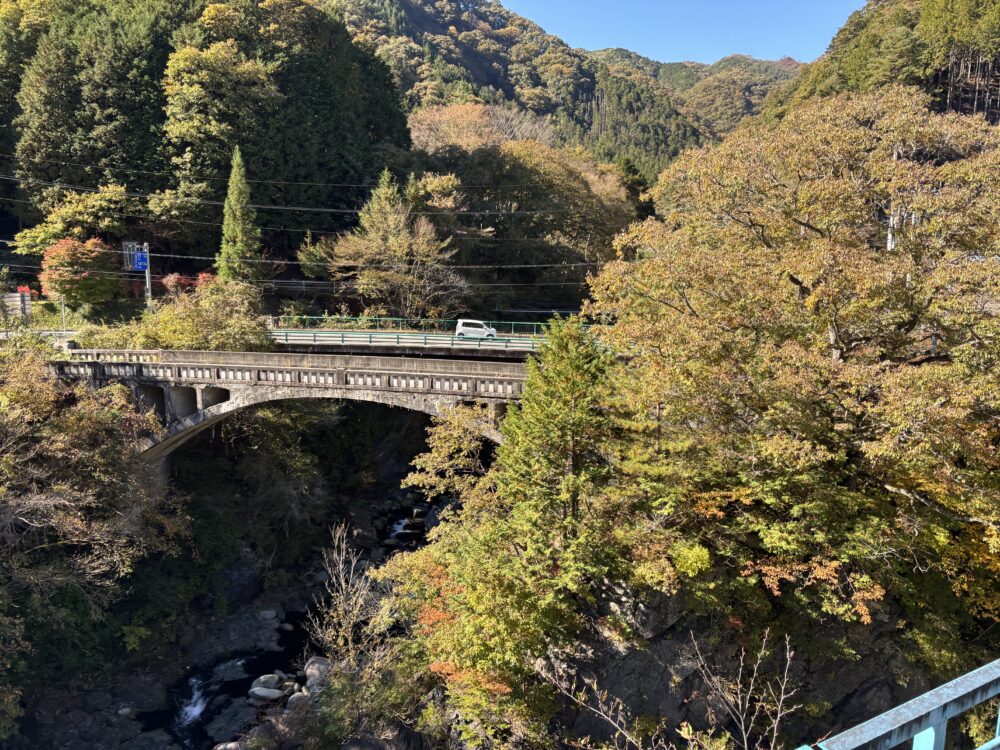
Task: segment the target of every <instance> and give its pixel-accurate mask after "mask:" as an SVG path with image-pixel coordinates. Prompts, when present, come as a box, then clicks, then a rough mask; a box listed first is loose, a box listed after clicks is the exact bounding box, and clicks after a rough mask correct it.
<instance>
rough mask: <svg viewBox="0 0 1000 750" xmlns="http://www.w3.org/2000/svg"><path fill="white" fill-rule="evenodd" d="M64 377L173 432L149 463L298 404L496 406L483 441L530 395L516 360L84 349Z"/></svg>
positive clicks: (66, 365) (59, 368)
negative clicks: (280, 405)
mask: <svg viewBox="0 0 1000 750" xmlns="http://www.w3.org/2000/svg"><path fill="white" fill-rule="evenodd" d="M52 367H53V371H54V373H55V375H56V376H58V377H60V378H62V379H64V380H68V381H86V382H93V383H95V384H105V383H111V382H121V383H124V384H126V385H128V386H129V387H131V388H132V389H133V391H134V392H135V393H136V394H137V396H138V397H139V398H140V399H141V400H142V401H143V402H144V403H146V404H147V405H148V406H149V407H150V408H153V409H155V410H156V412H157V414H158V415H159V417H160V419H161V421H162V422H163V424H164V427H165V428H166V429H165V432H164V434H163V435H162V436H160V437H159V438H157V439H155V440H152V441H151V442H150V445H149V446H148V450H147V452H146V454H145V455H146V457H147V458H148V459H149V460H160V459H162V458H163V457H165V456H167V455H169V454H170V453H171V452H173V451H174V450H176V449H177V448H178V447H180V446H181V445H182V444H183V443H185V442H187V441H188V440H189V439H191V438H192V437H194V436H195V435H196V434H198V433H200V432H201V431H203V430H205V429H207V428H209V427H211V426H212V425H214V424H216V423H217V422H219V421H221V420H222V419H224V418H225V417H226V416H227V415H228V414H231V413H233V412H234V411H237V410H239V409H243V408H246V407H248V406H253V405H256V404H262V403H268V402H273V401H285V400H297V399H311V398H324V399H338V400H354V401H367V402H371V403H379V404H385V405H389V406H396V407H401V408H405V409H411V410H414V411H420V412H424V413H426V414H431V415H437V414H440V413H441V412H442V411H443V410H444V409H446V408H448V407H450V406H455V405H458V404H463V403H470V404H471V403H481V404H486V405H488V406H489V407H490V413H491V414H493V415H494V419H492V420H491V423H490V424H484V425H483V433H484V434H485V435H487V436H488V437H491V438H493V439H498V434H497V431H496V427H495V423H496V419H497V418H498V415H499V413H500V412H501V411H502V409H503V407H504V405H505V404H507V403H510V402H513V401H517V400H518V399H520V397H521V392H522V390H523V388H524V378H525V366H524V365H523V364H521V363H516V362H487V361H480V360H475V361H467V360H441V359H412V358H405V357H392V356H379V357H369V356H352V355H325V354H283V353H257V352H201V351H111V350H76V351H71V352H69V354H68V359H67V360H65V361H58V362H54V363H53V364H52Z"/></svg>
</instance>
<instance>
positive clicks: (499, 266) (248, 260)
mask: <svg viewBox="0 0 1000 750" xmlns="http://www.w3.org/2000/svg"><path fill="white" fill-rule="evenodd" d="M0 244H3V245H11V246H14V245H15V243H14V242H12V241H11V240H0ZM101 252H103V253H114V254H116V255H130V254H131V253H129V252H128V251H127V250H116V249H115V248H113V247H109V248H107V249H105V250H101ZM150 255H151V256H152V257H156V258H170V259H171V260H208V261H212V262H215V261H217V260H218V258H217V257H216V256H214V255H181V254H178V253H150ZM232 260H234V261H236V262H239V263H257V264H263V265H274V266H318V265H322V266H324V267H326V268H363V269H365V270H367V269H378V270H383V269H400V268H403V269H406V268H413V267H414V265H413V264H406V263H396V264H382V263H379V264H365V265H364V266H362V264H359V263H347V262H339V263H338V262H329V263H323V262H319V263H305V262H303V261H299V260H272V259H270V258H233V259H232ZM604 265H605V264H604V263H512V264H506V265H504V264H488V263H482V264H480V263H471V264H459V265H450V264H442V267H443V268H447V269H454V270H462V271H469V270H474V269H479V268H482V269H487V270H524V269H534V270H537V269H545V268H566V269H570V268H602V267H603V266H604Z"/></svg>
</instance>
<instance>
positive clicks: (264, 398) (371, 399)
mask: <svg viewBox="0 0 1000 750" xmlns="http://www.w3.org/2000/svg"><path fill="white" fill-rule="evenodd" d="M310 399H313V400H315V399H322V400H324V401H360V402H365V403H370V404H381V405H382V406H392V407H395V408H399V409H408V410H410V411H418V412H422V413H424V414H428V415H430V416H432V417H433V416H438V415H440V414H441V413H442V412H443V411H444V410H445V409H447V408H449V407H450V406H454V405H455V402H446V403H440V402H434V401H432V400H430V399H414V398H412V397H410V396H407V395H400V394H395V393H383V392H357V391H349V390H347V389H330V390H322V391H320V390H316V389H307V388H279V389H268V390H267V391H266V392H264V391H260V390H257V389H252V388H246V389H240V390H238V391H237V392H236V393H234V394H233V395H232V397H231V398H229V399H228V400H227V401H224V402H222V403H219V404H216V405H214V406H209V407H207V408H204V409H201V410H198V411H196V412H195V413H194V414H190V415H188V416H186V417H183V418H181V419H178V420H176V421H174V422H171V423H170V424H168V425H167V426H166V428H165V433H164V434H163V435H162V436H161V437H160V438H158V439H156V440H150V441H149V443H148V447H146V449H145V450H144V451H143V454H142V455H143V458H144V459H145V460H146V461H148V462H150V463H157V462H160V461H162V460H164V459H166V458H169V457H170V456H171V455H172V454H173V453H174V452H175V451H177V450H178V449H179V448H181V447H182V446H184V445H186V444H187V443H188V442H190V441H191V440H193V439H194V438H195V437H197V436H198V435H200V434H202V433H203V432H205V431H206V430H209V429H211V428H213V427H215V426H216V425H218V424H219V423H220V422H222V421H223V420H225V419H226V418H227V417H228V416H229V415H231V414H235V413H236V412H238V411H242V410H243V409H249V408H252V407H254V406H259V405H262V404H271V403H280V402H285V401H305V400H310ZM479 432H480V434H481V435H482V436H483V437H485V438H487V439H489V440H492V441H493V442H497V443H499V442H500V432H499V430H498V429H497V427H496V422H495V420H490V421H488V422H486V421H484V422H482V423H480V425H479Z"/></svg>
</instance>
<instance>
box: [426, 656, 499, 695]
mask: <svg viewBox="0 0 1000 750" xmlns="http://www.w3.org/2000/svg"><path fill="white" fill-rule="evenodd" d="M429 669H430V671H431V672H433V673H434V674H436V675H439V676H441V677H443V678H444V679H445V680H446V681H447V682H449V683H452V684H455V683H457V684H458V685H460V686H461V687H462V688H465V689H469V688H472V689H478V690H482V691H484V692H486V693H487V694H488V695H493V696H502V695H510V694H511V693H512V692H513V690H512V689H511V687H510V685H508V684H507V683H506V682H504V681H503V680H502V679H500V678H498V677H496V676H493V675H488V674H485V673H483V672H477V671H475V670H473V669H460V668H459V667H457V666H456V665H454V664H452V663H450V662H445V661H436V662H432V663H431V665H430V667H429Z"/></svg>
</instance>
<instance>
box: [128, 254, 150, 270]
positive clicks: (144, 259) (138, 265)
mask: <svg viewBox="0 0 1000 750" xmlns="http://www.w3.org/2000/svg"><path fill="white" fill-rule="evenodd" d="M147 268H149V253H147V252H146V251H145V250H136V251H135V255H133V256H132V270H133V271H145V270H146V269H147Z"/></svg>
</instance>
